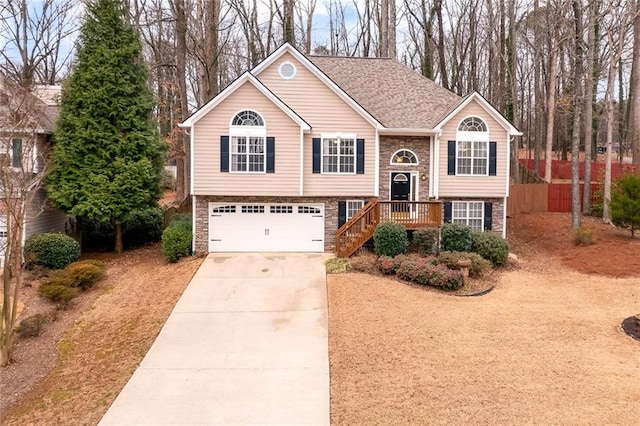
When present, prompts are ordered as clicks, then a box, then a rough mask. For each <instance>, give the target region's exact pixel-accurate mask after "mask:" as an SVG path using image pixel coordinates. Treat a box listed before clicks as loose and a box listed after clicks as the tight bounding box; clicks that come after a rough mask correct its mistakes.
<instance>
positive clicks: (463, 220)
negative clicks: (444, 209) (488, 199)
mask: <svg viewBox="0 0 640 426" xmlns="http://www.w3.org/2000/svg"><path fill="white" fill-rule="evenodd" d="M451 207H452V209H451V222H453V223H456V224H458V225H466V226H468V227H469V228H471V229H472V230H473V231H482V230H483V229H484V227H483V224H484V202H482V201H454V202H453V203H452V205H451Z"/></svg>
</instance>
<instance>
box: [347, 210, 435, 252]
mask: <svg viewBox="0 0 640 426" xmlns="http://www.w3.org/2000/svg"><path fill="white" fill-rule="evenodd" d="M383 222H397V223H400V224H402V225H403V226H404V227H405V228H406V229H410V230H414V229H419V228H429V227H438V226H440V225H441V224H442V202H441V201H378V200H376V199H372V200H370V201H369V202H368V203H367V204H366V205H365V206H364V207H363V208H362V209H360V211H358V213H356V214H355V215H354V216H353V217H352V218H351V219H349V220H348V221H347V222H346V223H345V224H344V225H342V226H341V227H340V228H339V229H338V230H337V231H336V254H337V255H338V257H349V256H351V255H352V254H353V253H355V251H356V250H358V249H359V248H360V247H362V245H363V244H364V243H366V242H367V241H369V240H370V239H371V238H372V237H373V233H374V232H375V229H376V225H378V223H383Z"/></svg>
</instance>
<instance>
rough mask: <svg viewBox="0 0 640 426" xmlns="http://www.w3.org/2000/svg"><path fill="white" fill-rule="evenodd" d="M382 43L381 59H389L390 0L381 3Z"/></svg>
mask: <svg viewBox="0 0 640 426" xmlns="http://www.w3.org/2000/svg"><path fill="white" fill-rule="evenodd" d="M378 28H379V31H380V41H379V47H378V51H379V52H380V57H381V58H388V57H389V0H382V1H381V3H380V26H379V27H378Z"/></svg>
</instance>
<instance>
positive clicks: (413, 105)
mask: <svg viewBox="0 0 640 426" xmlns="http://www.w3.org/2000/svg"><path fill="white" fill-rule="evenodd" d="M309 59H310V60H311V62H313V63H314V64H315V65H316V66H317V67H318V68H320V70H321V71H322V72H324V73H325V74H326V75H327V76H328V77H329V78H330V79H331V80H333V81H334V82H335V83H336V84H337V85H338V86H340V87H341V88H342V89H343V90H344V91H345V92H347V93H348V94H349V95H350V96H351V97H352V98H353V99H354V100H355V101H356V102H358V104H360V105H361V106H362V107H363V108H364V109H366V110H367V111H368V112H369V113H370V114H371V115H373V116H374V117H375V118H376V119H377V120H378V121H379V122H380V123H382V124H383V125H384V126H385V127H388V128H413V129H432V128H433V127H434V126H435V125H436V124H437V123H438V122H439V121H440V120H441V119H442V118H443V117H444V116H445V115H446V114H448V113H449V112H450V111H452V110H453V109H454V108H455V107H456V106H457V105H458V104H459V103H460V102H462V98H461V97H460V96H458V95H456V94H455V93H453V92H450V91H448V90H447V89H444V88H443V87H441V86H439V85H438V84H436V83H434V82H433V81H431V80H429V79H428V78H426V77H423V76H422V75H420V74H418V73H417V72H415V71H413V70H411V69H410V68H408V67H406V66H404V65H402V64H400V63H398V62H397V61H395V60H393V59H385V58H350V57H334V56H309Z"/></svg>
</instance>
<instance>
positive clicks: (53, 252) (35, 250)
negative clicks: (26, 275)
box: [24, 233, 80, 269]
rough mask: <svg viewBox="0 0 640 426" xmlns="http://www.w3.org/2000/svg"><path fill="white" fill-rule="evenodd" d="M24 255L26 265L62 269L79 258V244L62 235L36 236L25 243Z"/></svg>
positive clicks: (47, 234) (46, 234)
mask: <svg viewBox="0 0 640 426" xmlns="http://www.w3.org/2000/svg"><path fill="white" fill-rule="evenodd" d="M24 255H25V259H26V260H27V263H28V264H33V265H42V266H45V267H47V268H50V269H62V268H64V267H66V266H67V265H68V264H70V263H71V262H75V261H76V260H78V259H79V258H80V244H78V242H77V241H76V240H74V239H73V238H71V237H69V236H68V235H64V234H50V233H44V234H36V235H33V236H31V237H29V239H27V241H26V242H25V245H24Z"/></svg>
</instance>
